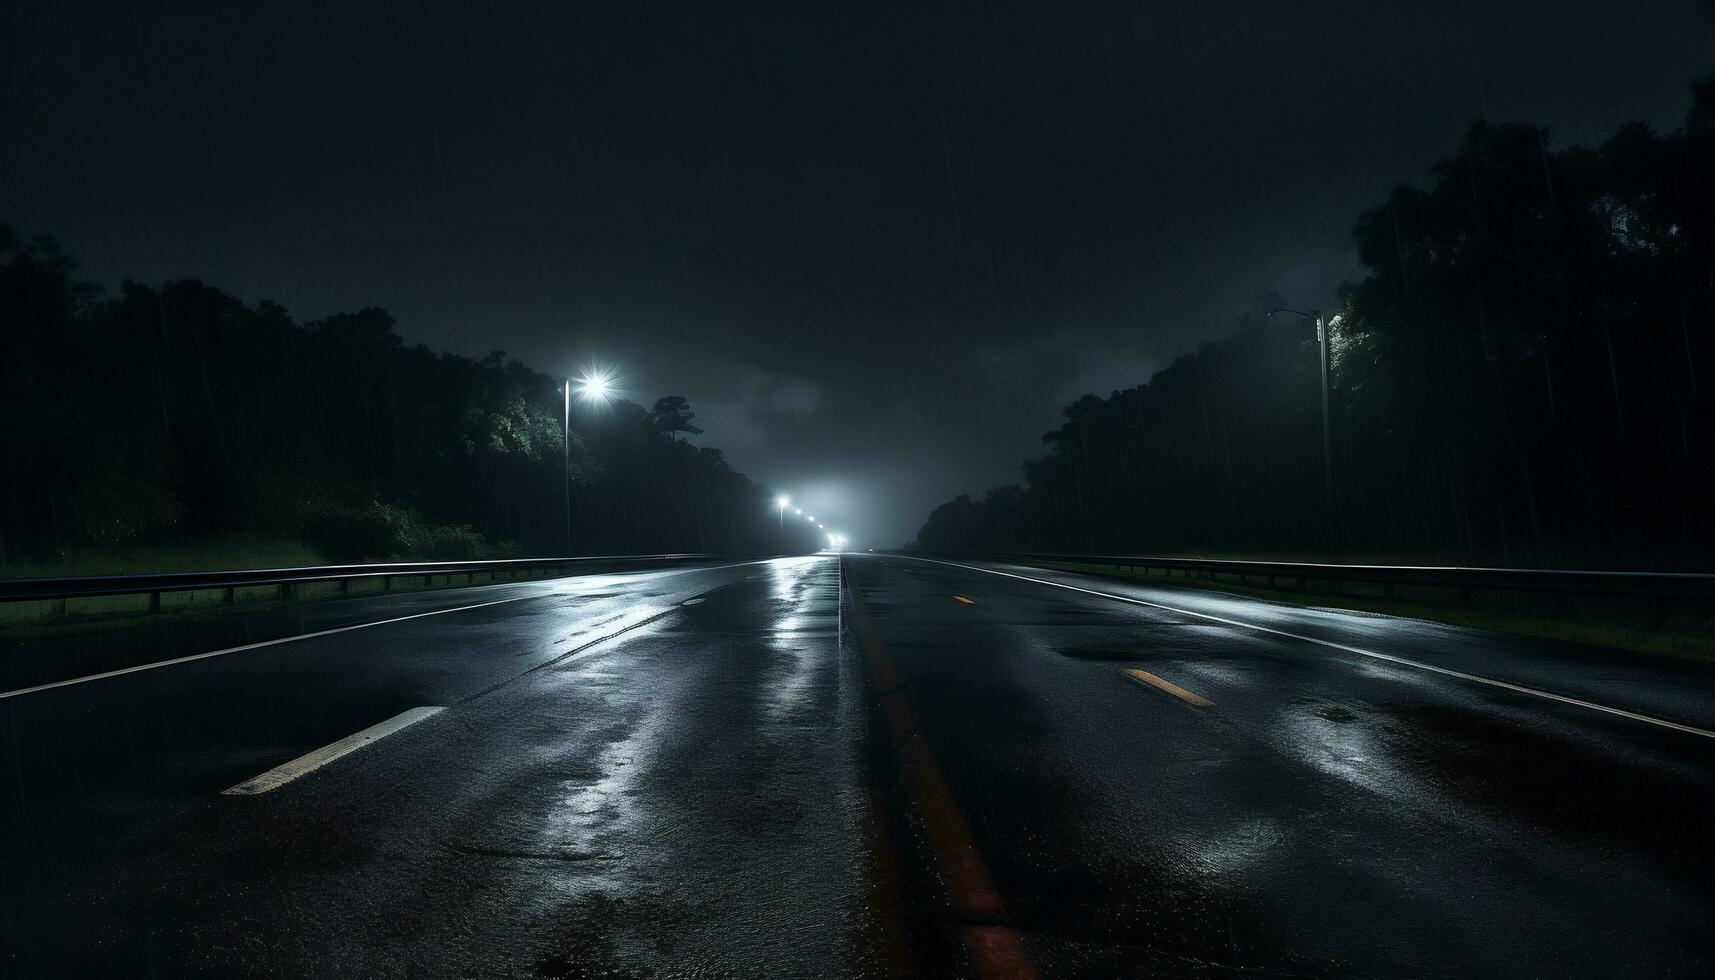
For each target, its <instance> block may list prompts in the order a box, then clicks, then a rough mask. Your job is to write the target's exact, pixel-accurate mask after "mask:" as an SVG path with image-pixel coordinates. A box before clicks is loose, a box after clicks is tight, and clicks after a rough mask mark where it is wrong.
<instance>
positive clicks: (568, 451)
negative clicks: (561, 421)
mask: <svg viewBox="0 0 1715 980" xmlns="http://www.w3.org/2000/svg"><path fill="white" fill-rule="evenodd" d="M565 395H566V430H565V438H564V439H562V440H561V441H560V451H561V455H560V470H561V475H563V476H564V477H565V480H566V497H565V500H564V501H563V502H562V504H561V507H560V516H561V517H563V518H565V520H566V557H568V558H570V557H571V555H572V379H571V378H567V379H566V386H565Z"/></svg>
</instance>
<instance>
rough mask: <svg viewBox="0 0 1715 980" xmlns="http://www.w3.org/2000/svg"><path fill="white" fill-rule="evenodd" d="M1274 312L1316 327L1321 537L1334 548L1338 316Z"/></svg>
mask: <svg viewBox="0 0 1715 980" xmlns="http://www.w3.org/2000/svg"><path fill="white" fill-rule="evenodd" d="M1276 313H1290V314H1292V315H1293V316H1297V317H1303V318H1304V319H1306V320H1311V321H1314V322H1315V324H1316V341H1317V343H1318V344H1319V345H1320V346H1321V356H1320V357H1318V358H1317V360H1318V361H1319V362H1320V366H1321V372H1322V535H1323V543H1324V545H1325V546H1326V547H1328V548H1330V549H1332V548H1333V546H1334V437H1333V433H1332V423H1330V421H1329V413H1328V366H1329V359H1328V358H1329V355H1328V333H1329V331H1331V330H1333V328H1334V327H1336V326H1338V325H1339V323H1340V317H1339V315H1338V314H1336V315H1335V316H1333V317H1332V318H1330V319H1328V320H1326V321H1324V320H1323V318H1322V311H1321V310H1311V311H1310V312H1309V313H1301V312H1299V311H1298V310H1288V309H1284V308H1283V309H1278V310H1270V311H1269V312H1268V315H1269V316H1274V315H1275V314H1276Z"/></svg>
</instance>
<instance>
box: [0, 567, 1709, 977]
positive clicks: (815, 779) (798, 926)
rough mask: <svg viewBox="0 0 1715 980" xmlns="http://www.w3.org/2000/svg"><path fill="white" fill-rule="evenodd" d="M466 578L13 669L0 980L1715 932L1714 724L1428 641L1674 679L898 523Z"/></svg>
mask: <svg viewBox="0 0 1715 980" xmlns="http://www.w3.org/2000/svg"><path fill="white" fill-rule="evenodd" d="M997 572H1002V573H1006V574H995V573H997ZM1066 585H1071V586H1073V587H1074V589H1075V590H1077V591H1075V590H1074V589H1067V588H1063V587H1061V586H1066ZM459 591H460V593H461V594H460V595H456V596H454V595H447V594H434V595H431V594H427V593H418V594H413V595H408V596H400V597H397V598H396V600H395V601H394V602H392V603H390V602H388V601H386V600H385V599H384V598H377V599H376V600H374V603H375V604H374V605H373V606H364V607H362V608H361V610H359V609H358V608H357V607H351V608H349V609H347V610H346V611H345V612H337V611H331V610H332V609H333V607H332V606H328V607H327V608H328V609H329V610H330V611H327V612H314V613H312V615H314V616H319V617H325V618H324V619H323V620H322V622H321V625H323V626H326V625H327V624H328V623H337V624H340V625H356V620H359V619H361V618H362V617H354V616H353V615H351V613H352V612H354V611H362V612H364V613H373V614H377V615H383V616H385V615H386V614H388V613H397V612H399V611H409V612H413V613H414V612H425V611H434V610H437V609H455V608H457V609H460V610H461V611H451V612H444V613H439V614H437V615H433V616H427V617H422V618H417V619H409V620H404V621H400V622H392V623H388V624H386V625H381V626H375V627H371V628H365V629H358V630H348V631H344V632H337V633H330V634H327V635H323V636H316V637H311V638H306V639H301V640H293V641H291V642H286V643H280V644H275V645H271V646H266V647H262V648H259V649H253V650H247V651H242V652H236V653H233V654H230V655H224V656H220V657H215V658H211V659H207V660H199V661H195V662H191V663H184V664H179V665H176V666H170V667H163V668H160V669H153V670H145V671H142V672H139V673H135V674H128V675H124V676H121V677H114V678H109V679H105V680H99V681H93V682H89V683H83V684H74V685H71V686H67V687H60V688H54V689H50V690H44V691H39V692H35V693H31V694H27V695H22V696H17V697H11V698H0V974H3V975H7V976H13V975H17V976H63V975H77V974H79V973H84V974H98V975H112V974H115V973H133V974H134V973H152V974H155V975H164V976H177V975H223V976H224V975H253V976H260V975H281V976H443V975H449V976H509V975H510V976H526V977H528V976H542V977H558V976H598V975H599V976H620V977H624V976H645V975H755V976H761V975H769V976H774V975H790V976H839V975H848V976H885V975H895V974H902V973H922V974H940V973H944V972H958V973H964V974H968V975H977V976H1000V975H1016V976H1025V975H1029V974H1030V973H1040V974H1042V975H1052V976H1115V975H1133V976H1155V975H1182V974H1183V973H1185V972H1188V971H1191V970H1200V971H1206V972H1214V973H1217V974H1223V973H1245V974H1252V973H1260V974H1264V975H1285V974H1291V975H1336V976H1338V975H1346V976H1360V975H1363V976H1368V975H1469V974H1471V973H1495V974H1500V973H1507V974H1521V973H1522V974H1531V975H1544V974H1555V975H1588V976H1611V975H1615V974H1645V975H1686V976H1694V975H1702V974H1705V973H1707V972H1708V970H1709V969H1710V968H1711V965H1712V964H1711V949H1712V945H1715V941H1712V939H1711V936H1715V884H1712V882H1715V873H1712V872H1715V867H1712V865H1715V858H1712V851H1711V848H1710V847H1709V845H1708V843H1707V836H1708V835H1707V833H1706V832H1705V830H1704V828H1706V826H1707V824H1708V822H1709V815H1710V814H1711V813H1715V739H1709V738H1704V737H1701V736H1699V735H1696V734H1692V733H1688V732H1686V731H1682V730H1676V729H1670V728H1664V727H1662V726H1660V725H1656V724H1651V723H1648V722H1644V721H1638V720H1635V719H1631V718H1626V717H1621V716H1616V715H1613V714H1607V713H1603V712H1601V711H1596V710H1592V709H1590V708H1586V707H1581V706H1579V705H1575V704H1569V703H1566V702H1563V701H1555V700H1551V699H1547V698H1544V697H1541V696H1537V695H1534V694H1529V693H1524V692H1521V691H1517V690H1512V689H1507V688H1499V687H1494V686H1492V685H1485V684H1481V683H1476V682H1473V681H1470V680H1466V679H1463V678H1460V677H1457V676H1451V675H1448V674H1443V673H1437V672H1435V671H1434V670H1432V669H1429V668H1432V667H1441V668H1444V669H1447V670H1456V671H1461V672H1465V673H1471V674H1474V675H1481V676H1483V677H1486V678H1490V679H1494V680H1498V681H1502V682H1505V683H1512V684H1516V685H1519V686H1521V687H1529V688H1531V689H1533V690H1537V689H1540V690H1542V691H1543V692H1545V693H1555V692H1559V693H1563V694H1568V695H1570V696H1573V697H1577V698H1579V699H1585V700H1589V701H1591V702H1592V703H1600V704H1602V705H1605V706H1611V707H1618V708H1622V709H1628V710H1632V711H1635V712H1639V713H1646V714H1649V715H1651V716H1652V717H1656V716H1659V717H1660V718H1661V719H1662V720H1671V721H1674V722H1678V723H1682V724H1685V725H1687V726H1689V727H1707V726H1709V725H1710V722H1711V718H1710V712H1709V705H1710V701H1711V699H1710V697H1709V695H1708V693H1707V692H1708V691H1710V690H1711V687H1710V683H1711V681H1712V680H1715V676H1712V672H1711V671H1710V670H1709V669H1706V668H1703V667H1701V666H1700V665H1692V664H1677V663H1669V662H1657V661H1650V660H1640V659H1638V658H1636V657H1621V656H1618V655H1612V654H1608V653H1604V652H1602V651H1595V650H1577V649H1567V648H1564V647H1554V646H1551V645H1545V644H1537V643H1531V642H1527V641H1520V640H1516V639H1512V638H1506V637H1499V636H1495V635H1492V634H1485V633H1481V632H1478V631H1471V630H1461V629H1455V628H1451V627H1443V626H1436V625H1433V624H1425V623H1418V622H1413V621H1406V620H1398V619H1391V618H1387V617H1376V616H1370V615H1367V614H1357V613H1342V612H1338V611H1331V610H1305V609H1299V608H1296V607H1289V606H1283V605H1278V604H1273V603H1266V602H1260V601H1257V600H1250V599H1238V598H1234V597H1230V596H1223V595H1219V594H1215V593H1208V592H1197V591H1192V590H1184V589H1161V588H1147V587H1143V586H1139V585H1137V584H1136V583H1128V582H1114V581H1108V580H1102V579H1097V578H1092V577H1088V576H1079V575H1072V574H1069V573H1060V572H1043V571H1039V570H1033V569H1026V568H1017V567H1010V566H1005V567H1003V566H984V567H958V566H957V565H949V564H945V563H936V562H929V561H923V560H916V559H909V558H903V557H894V556H856V555H853V556H847V557H845V558H844V559H842V560H838V561H836V560H835V559H832V558H829V557H805V558H796V559H780V560H773V561H766V562H754V563H733V564H731V565H727V566H721V567H706V568H695V569H684V570H675V571H666V572H640V573H631V574H617V575H603V576H591V577H585V578H574V579H564V580H558V581H555V582H548V583H531V584H528V585H518V586H497V587H493V588H491V589H474V590H459ZM1110 596H1120V597H1125V598H1130V599H1134V600H1140V601H1141V602H1146V603H1155V605H1142V604H1139V603H1138V602H1124V601H1120V600H1119V599H1116V598H1112V597H1110ZM491 598H500V599H506V600H516V601H505V602H502V603H500V604H497V605H480V606H478V605H477V604H478V603H482V602H486V601H488V600H489V599H491ZM365 601H366V602H368V601H370V600H365ZM464 606H476V608H468V609H465V608H463V607H464ZM1163 607H1165V608H1163ZM270 615H276V616H277V615H279V614H278V612H274V613H270ZM1209 617H1217V618H1215V619H1211V618H1209ZM1220 620H1226V621H1225V622H1223V621H1220ZM1247 623H1248V624H1253V625H1254V626H1257V627H1262V628H1263V629H1256V628H1251V626H1247V625H1243V624H1247ZM178 628H180V627H175V629H178ZM284 628H285V627H284V626H283V625H281V624H280V623H277V622H275V623H273V624H272V625H267V624H264V625H262V626H258V627H257V629H267V630H273V631H275V632H278V631H279V630H282V629H284ZM222 629H231V627H230V626H227V627H222ZM1263 630H1275V631H1278V632H1265V631H1263ZM1281 632H1286V633H1293V634H1296V635H1298V636H1303V637H1307V638H1308V639H1295V638H1293V637H1291V636H1283V635H1281ZM135 637H136V638H135V639H134V640H133V641H132V642H133V643H134V644H137V645H140V646H139V647H138V648H137V649H130V650H122V651H119V652H118V653H113V652H111V651H110V654H109V655H112V656H120V659H124V660H129V661H136V660H138V659H139V658H142V659H147V658H148V657H153V656H159V655H164V654H171V655H184V654H188V653H194V652H197V651H198V650H200V649H206V648H205V647H200V646H198V645H197V644H198V642H199V637H197V636H195V635H188V634H173V633H170V632H156V633H148V632H147V631H145V632H144V633H140V634H135ZM1317 639H1319V640H1323V641H1325V642H1327V643H1335V644H1340V645H1342V646H1349V647H1353V648H1357V649H1361V650H1365V651H1369V652H1372V653H1377V654H1381V655H1384V656H1393V657H1399V658H1404V659H1406V660H1410V661H1413V662H1415V663H1416V664H1418V666H1413V665H1411V664H1406V663H1400V662H1394V661H1388V660H1382V659H1377V658H1376V657H1374V656H1365V655H1363V654H1359V653H1353V652H1350V651H1348V650H1343V649H1339V648H1337V647H1330V646H1326V645H1319V644H1317V643H1313V642H1309V640H1317ZM104 642H105V643H108V644H117V645H119V646H124V645H125V644H126V643H127V640H126V636H125V633H124V632H123V631H115V632H114V634H113V635H112V636H111V637H109V638H107V639H106V640H105V641H104ZM435 708H440V709H443V710H440V711H438V712H434V711H432V710H431V709H435ZM401 719H404V721H401ZM406 722H409V723H408V724H407V723H406ZM389 724H392V725H394V726H396V727H394V728H388V727H386V726H388V725H389ZM372 726H382V727H381V728H379V729H377V728H373V727H372ZM366 731H383V732H386V734H382V735H380V737H378V738H376V739H375V740H373V741H370V742H367V743H366V744H361V746H360V747H358V748H356V749H355V750H354V751H351V752H350V753H349V754H345V755H337V754H333V755H330V749H332V750H333V751H336V752H337V750H338V749H337V747H339V746H346V747H350V745H351V744H352V741H353V739H354V738H357V737H358V733H362V732H366ZM360 741H361V740H360ZM306 758H308V759H310V760H311V761H310V762H302V761H301V760H304V759H306ZM294 760H300V763H299V765H300V766H315V763H316V762H323V763H324V764H321V765H319V766H315V767H313V768H307V769H303V774H301V775H296V776H295V778H292V779H290V780H289V781H285V782H282V783H278V784H275V783H274V782H273V781H272V779H279V778H284V777H282V776H280V775H279V773H280V772H281V770H280V769H279V768H278V767H281V766H282V765H288V766H289V765H292V764H293V763H294ZM298 771H299V770H298V769H288V770H287V771H286V775H293V774H295V773H297V772H298ZM270 773H274V774H275V776H274V777H272V778H271V779H268V778H265V779H264V782H263V783H262V784H261V785H266V786H267V787H268V788H267V789H266V791H265V792H260V793H255V794H254V795H246V794H240V795H232V794H228V793H225V792H223V791H226V790H230V789H232V788H234V787H239V786H245V785H250V786H255V785H259V784H257V783H254V782H252V781H254V780H257V779H258V778H259V777H266V776H267V774H270Z"/></svg>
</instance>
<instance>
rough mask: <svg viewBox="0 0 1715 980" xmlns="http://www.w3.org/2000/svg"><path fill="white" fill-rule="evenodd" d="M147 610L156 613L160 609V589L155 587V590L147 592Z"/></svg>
mask: <svg viewBox="0 0 1715 980" xmlns="http://www.w3.org/2000/svg"><path fill="white" fill-rule="evenodd" d="M149 611H150V612H152V613H158V612H160V611H161V590H160V589H156V590H155V591H153V592H151V593H149Z"/></svg>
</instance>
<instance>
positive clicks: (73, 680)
mask: <svg viewBox="0 0 1715 980" xmlns="http://www.w3.org/2000/svg"><path fill="white" fill-rule="evenodd" d="M773 560H774V559H772V558H765V559H762V560H761V561H741V562H735V563H733V564H731V565H713V566H710V567H707V568H676V569H666V570H657V571H649V572H618V573H613V574H621V575H657V576H663V575H684V574H689V573H691V572H718V571H720V570H721V569H723V568H742V567H744V566H746V565H764V564H767V563H768V562H770V561H773ZM591 574H592V575H601V574H609V573H603V572H593V573H591ZM566 577H567V578H582V577H583V576H578V575H568V576H566ZM548 581H555V580H552V579H550V580H548ZM512 584H514V583H511V582H500V583H496V585H497V586H500V587H504V586H507V585H512ZM481 587H482V588H492V587H494V586H481ZM560 594H561V593H559V592H533V593H531V594H530V595H515V596H508V597H507V598H505V599H494V600H491V601H489V602H478V603H475V604H473V605H469V606H454V607H452V608H450V609H431V610H429V611H428V612H420V613H412V614H411V615H409V616H395V617H394V618H392V619H380V620H376V621H375V622H373V623H353V624H352V625H350V626H335V627H333V628H331V629H325V630H317V631H315V632H314V633H298V634H296V635H293V636H280V637H275V638H274V639H272V640H259V641H257V642H255V643H246V644H243V645H242V646H236V647H227V648H225V649H224V650H210V651H208V652H207V653H193V654H191V655H189V656H186V657H174V658H173V659H171V660H156V661H152V662H150V663H146V664H136V665H134V666H131V667H121V668H119V669H118V670H107V671H103V672H101V673H99V674H85V675H84V676H82V677H68V678H66V679H65V680H63V681H49V682H48V683H46V684H37V685H35V686H34V687H20V688H17V689H16V690H11V691H0V701H4V700H6V699H7V698H20V697H23V696H24V695H26V694H38V693H40V692H42V691H52V690H54V689H55V688H60V687H71V686H72V685H74V684H88V683H89V682H90V681H104V680H107V679H109V678H112V677H123V676H125V675H126V674H135V673H139V672H141V671H145V670H154V669H155V668H157V667H172V666H175V665H177V664H188V663H191V662H192V661H196V660H207V659H208V658H210V657H222V656H225V655H226V654H229V653H243V652H244V651H246V650H260V649H262V648H263V647H272V646H279V645H280V644H282V643H296V642H298V641H299V640H314V639H316V638H318V637H323V636H332V635H334V634H335V633H349V632H351V631H352V630H363V629H369V628H370V627H371V626H387V625H389V624H392V623H403V622H406V621H407V620H412V619H422V618H423V617H425V616H441V615H445V614H446V613H456V612H468V611H470V610H472V609H482V608H484V607H486V606H498V605H502V604H503V603H508V602H523V601H524V600H526V599H545V598H548V597H550V596H556V595H560Z"/></svg>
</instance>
